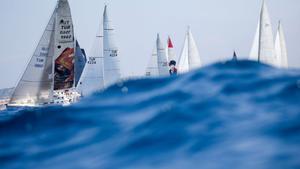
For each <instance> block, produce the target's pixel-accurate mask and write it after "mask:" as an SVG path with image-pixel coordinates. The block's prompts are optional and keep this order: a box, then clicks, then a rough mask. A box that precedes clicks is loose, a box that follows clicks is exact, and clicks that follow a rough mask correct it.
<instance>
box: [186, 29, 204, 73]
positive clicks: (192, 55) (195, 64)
mask: <svg viewBox="0 0 300 169" xmlns="http://www.w3.org/2000/svg"><path fill="white" fill-rule="evenodd" d="M188 44H189V46H188V48H189V50H188V54H189V70H190V71H191V70H194V69H197V68H200V67H201V60H200V55H199V51H198V47H197V45H196V42H195V39H194V37H193V34H192V31H191V29H190V28H189V30H188Z"/></svg>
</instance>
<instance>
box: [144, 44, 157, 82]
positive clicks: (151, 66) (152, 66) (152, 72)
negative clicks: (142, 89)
mask: <svg viewBox="0 0 300 169" xmlns="http://www.w3.org/2000/svg"><path fill="white" fill-rule="evenodd" d="M157 63H158V62H157V49H156V47H155V48H154V49H153V52H152V55H151V57H150V60H149V62H148V65H147V68H146V76H147V77H155V76H159V73H158V64H157Z"/></svg>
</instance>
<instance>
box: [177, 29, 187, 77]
mask: <svg viewBox="0 0 300 169" xmlns="http://www.w3.org/2000/svg"><path fill="white" fill-rule="evenodd" d="M188 71H189V38H188V34H186V36H185V40H184V45H183V49H182V51H181V55H180V57H179V61H178V72H179V73H186V72H188Z"/></svg>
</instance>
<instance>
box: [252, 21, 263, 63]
mask: <svg viewBox="0 0 300 169" xmlns="http://www.w3.org/2000/svg"><path fill="white" fill-rule="evenodd" d="M259 31H260V21H259V23H258V25H257V29H256V33H255V37H254V41H253V44H252V48H251V52H250V57H249V60H253V61H258V53H259V52H258V49H259Z"/></svg>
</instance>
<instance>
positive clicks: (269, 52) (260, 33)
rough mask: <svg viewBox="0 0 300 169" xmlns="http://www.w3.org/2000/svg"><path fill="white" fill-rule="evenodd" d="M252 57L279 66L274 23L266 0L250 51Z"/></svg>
mask: <svg viewBox="0 0 300 169" xmlns="http://www.w3.org/2000/svg"><path fill="white" fill-rule="evenodd" d="M250 59H251V60H257V61H259V62H262V63H266V64H270V65H274V66H277V58H276V55H275V50H274V39H273V30H272V24H271V19H270V16H269V12H268V8H267V5H266V3H265V1H264V2H263V5H262V8H261V13H260V19H259V24H258V28H257V31H256V35H255V38H254V42H253V45H252V49H251V52H250Z"/></svg>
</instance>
